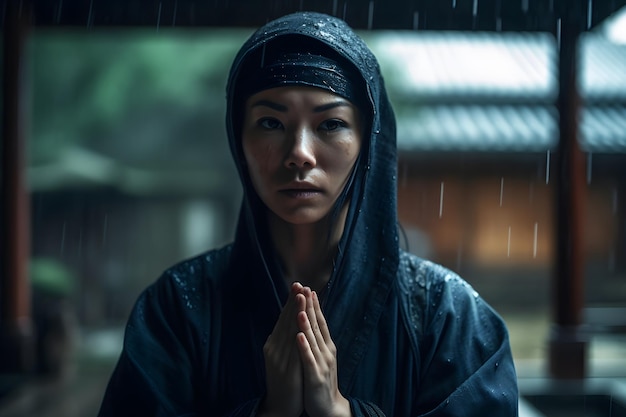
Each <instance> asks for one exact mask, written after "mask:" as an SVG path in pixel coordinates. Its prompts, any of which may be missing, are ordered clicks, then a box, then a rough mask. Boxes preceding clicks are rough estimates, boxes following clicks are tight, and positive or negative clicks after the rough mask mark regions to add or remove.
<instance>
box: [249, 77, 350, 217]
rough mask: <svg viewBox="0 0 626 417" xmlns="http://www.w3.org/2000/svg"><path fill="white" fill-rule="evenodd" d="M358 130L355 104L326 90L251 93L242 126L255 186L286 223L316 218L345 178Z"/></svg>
mask: <svg viewBox="0 0 626 417" xmlns="http://www.w3.org/2000/svg"><path fill="white" fill-rule="evenodd" d="M361 134H362V132H361V121H360V119H359V114H358V111H357V108H356V107H355V106H354V105H353V104H352V103H350V102H349V101H348V100H346V99H344V98H342V97H340V96H338V95H336V94H333V93H331V92H329V91H326V90H323V89H320V88H315V87H300V86H287V87H278V88H272V89H269V90H263V91H261V92H259V93H256V94H254V95H253V96H251V97H250V98H248V100H247V101H246V104H245V117H244V126H243V130H242V140H243V151H244V154H245V158H246V162H247V164H248V170H249V172H250V176H251V179H252V184H253V185H254V189H255V190H256V192H257V194H258V195H259V197H260V198H261V200H263V202H264V203H265V205H266V206H267V207H268V208H269V209H270V210H271V211H272V212H273V213H274V214H276V215H277V216H278V217H280V218H281V219H283V220H284V221H286V222H288V223H292V224H309V223H315V222H318V221H319V220H321V219H323V218H324V217H325V216H326V215H327V214H328V213H329V212H330V210H331V208H332V207H333V204H334V203H335V200H337V197H338V196H339V194H341V191H342V190H343V188H344V186H345V184H346V182H347V179H348V176H349V175H350V171H351V170H352V167H353V166H354V163H355V161H356V158H357V156H358V154H359V150H360V148H361Z"/></svg>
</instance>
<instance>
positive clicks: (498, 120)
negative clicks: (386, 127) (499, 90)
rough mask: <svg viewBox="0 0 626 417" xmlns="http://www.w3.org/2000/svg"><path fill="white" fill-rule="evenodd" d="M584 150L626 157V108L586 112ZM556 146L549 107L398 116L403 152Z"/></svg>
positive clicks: (441, 108) (416, 111) (436, 109)
mask: <svg viewBox="0 0 626 417" xmlns="http://www.w3.org/2000/svg"><path fill="white" fill-rule="evenodd" d="M580 125H581V128H580V143H581V147H582V149H583V150H584V151H588V152H594V153H612V152H619V153H626V105H623V106H612V107H592V108H584V109H582V111H581V115H580ZM557 142H558V115H557V113H556V109H555V108H554V107H550V106H529V105H501V106H498V105H431V106H419V107H415V108H404V110H403V111H402V113H400V114H398V148H399V149H400V150H401V151H405V152H449V151H457V152H545V151H547V150H554V149H556V147H557Z"/></svg>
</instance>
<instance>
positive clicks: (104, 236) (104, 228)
mask: <svg viewBox="0 0 626 417" xmlns="http://www.w3.org/2000/svg"><path fill="white" fill-rule="evenodd" d="M108 227H109V217H108V215H106V214H105V215H104V225H103V226H102V246H104V243H105V242H106V240H107V229H108Z"/></svg>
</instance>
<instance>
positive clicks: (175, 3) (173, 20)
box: [172, 0, 178, 26]
mask: <svg viewBox="0 0 626 417" xmlns="http://www.w3.org/2000/svg"><path fill="white" fill-rule="evenodd" d="M177 12H178V0H176V1H174V11H173V12H172V26H176V13H177Z"/></svg>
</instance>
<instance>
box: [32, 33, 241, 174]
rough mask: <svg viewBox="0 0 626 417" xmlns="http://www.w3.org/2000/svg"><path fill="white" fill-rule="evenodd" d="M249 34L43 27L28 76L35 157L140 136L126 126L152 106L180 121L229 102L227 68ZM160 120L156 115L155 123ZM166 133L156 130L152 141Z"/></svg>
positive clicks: (34, 42) (39, 158)
mask: <svg viewBox="0 0 626 417" xmlns="http://www.w3.org/2000/svg"><path fill="white" fill-rule="evenodd" d="M248 35H249V33H248V32H246V31H242V30H211V31H210V32H209V31H189V30H188V31H182V30H179V31H174V30H173V31H164V30H161V31H160V32H159V33H156V32H152V31H150V32H148V31H146V30H123V31H120V30H117V31H116V30H113V29H110V30H106V31H86V30H72V31H60V30H58V29H54V30H45V29H41V30H38V31H37V32H35V33H34V35H33V36H32V38H31V45H30V52H31V53H30V57H31V61H30V63H31V65H30V68H31V76H30V77H27V79H30V80H31V82H30V85H29V86H28V87H29V88H27V91H30V98H31V104H32V123H31V131H30V136H31V142H30V143H31V152H30V155H31V164H35V165H37V164H40V163H46V162H49V161H52V160H55V159H56V158H57V157H58V154H59V152H62V151H63V150H64V149H67V147H69V146H74V145H81V146H84V147H88V146H89V144H90V143H91V144H94V143H102V142H106V141H109V145H110V146H109V150H110V148H111V147H112V146H113V144H114V143H115V141H116V140H117V139H116V138H118V137H121V136H123V137H128V136H131V137H132V136H137V135H141V134H142V133H141V132H140V131H137V132H129V131H128V129H131V128H133V127H134V128H136V129H142V125H141V124H138V123H136V121H137V120H139V119H141V118H142V117H143V115H144V114H146V113H150V112H151V111H153V110H154V109H160V113H158V114H163V113H165V114H166V115H167V119H168V122H169V123H179V124H180V123H183V122H184V120H189V118H190V115H196V116H197V117H202V114H203V112H204V113H206V112H209V111H212V110H214V109H215V108H220V107H223V105H224V86H225V81H226V74H227V72H228V68H229V66H230V63H231V62H232V58H233V57H234V54H235V53H236V51H237V49H238V48H239V46H240V45H241V43H242V42H243V41H244V39H245V38H246V37H247V36H248ZM164 109H166V110H164ZM205 116H206V114H205ZM177 120H178V121H177ZM160 122H161V120H160V118H159V117H155V120H154V123H160ZM144 127H145V126H144ZM120 129H125V131H124V132H120ZM157 132H158V130H157ZM162 132H163V134H165V133H166V132H168V129H162ZM164 140H166V139H165V138H159V137H154V138H153V143H155V144H158V143H159V142H160V141H164ZM111 141H112V142H111ZM119 145H120V146H123V145H124V144H123V143H120V144H119ZM96 147H97V146H96Z"/></svg>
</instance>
